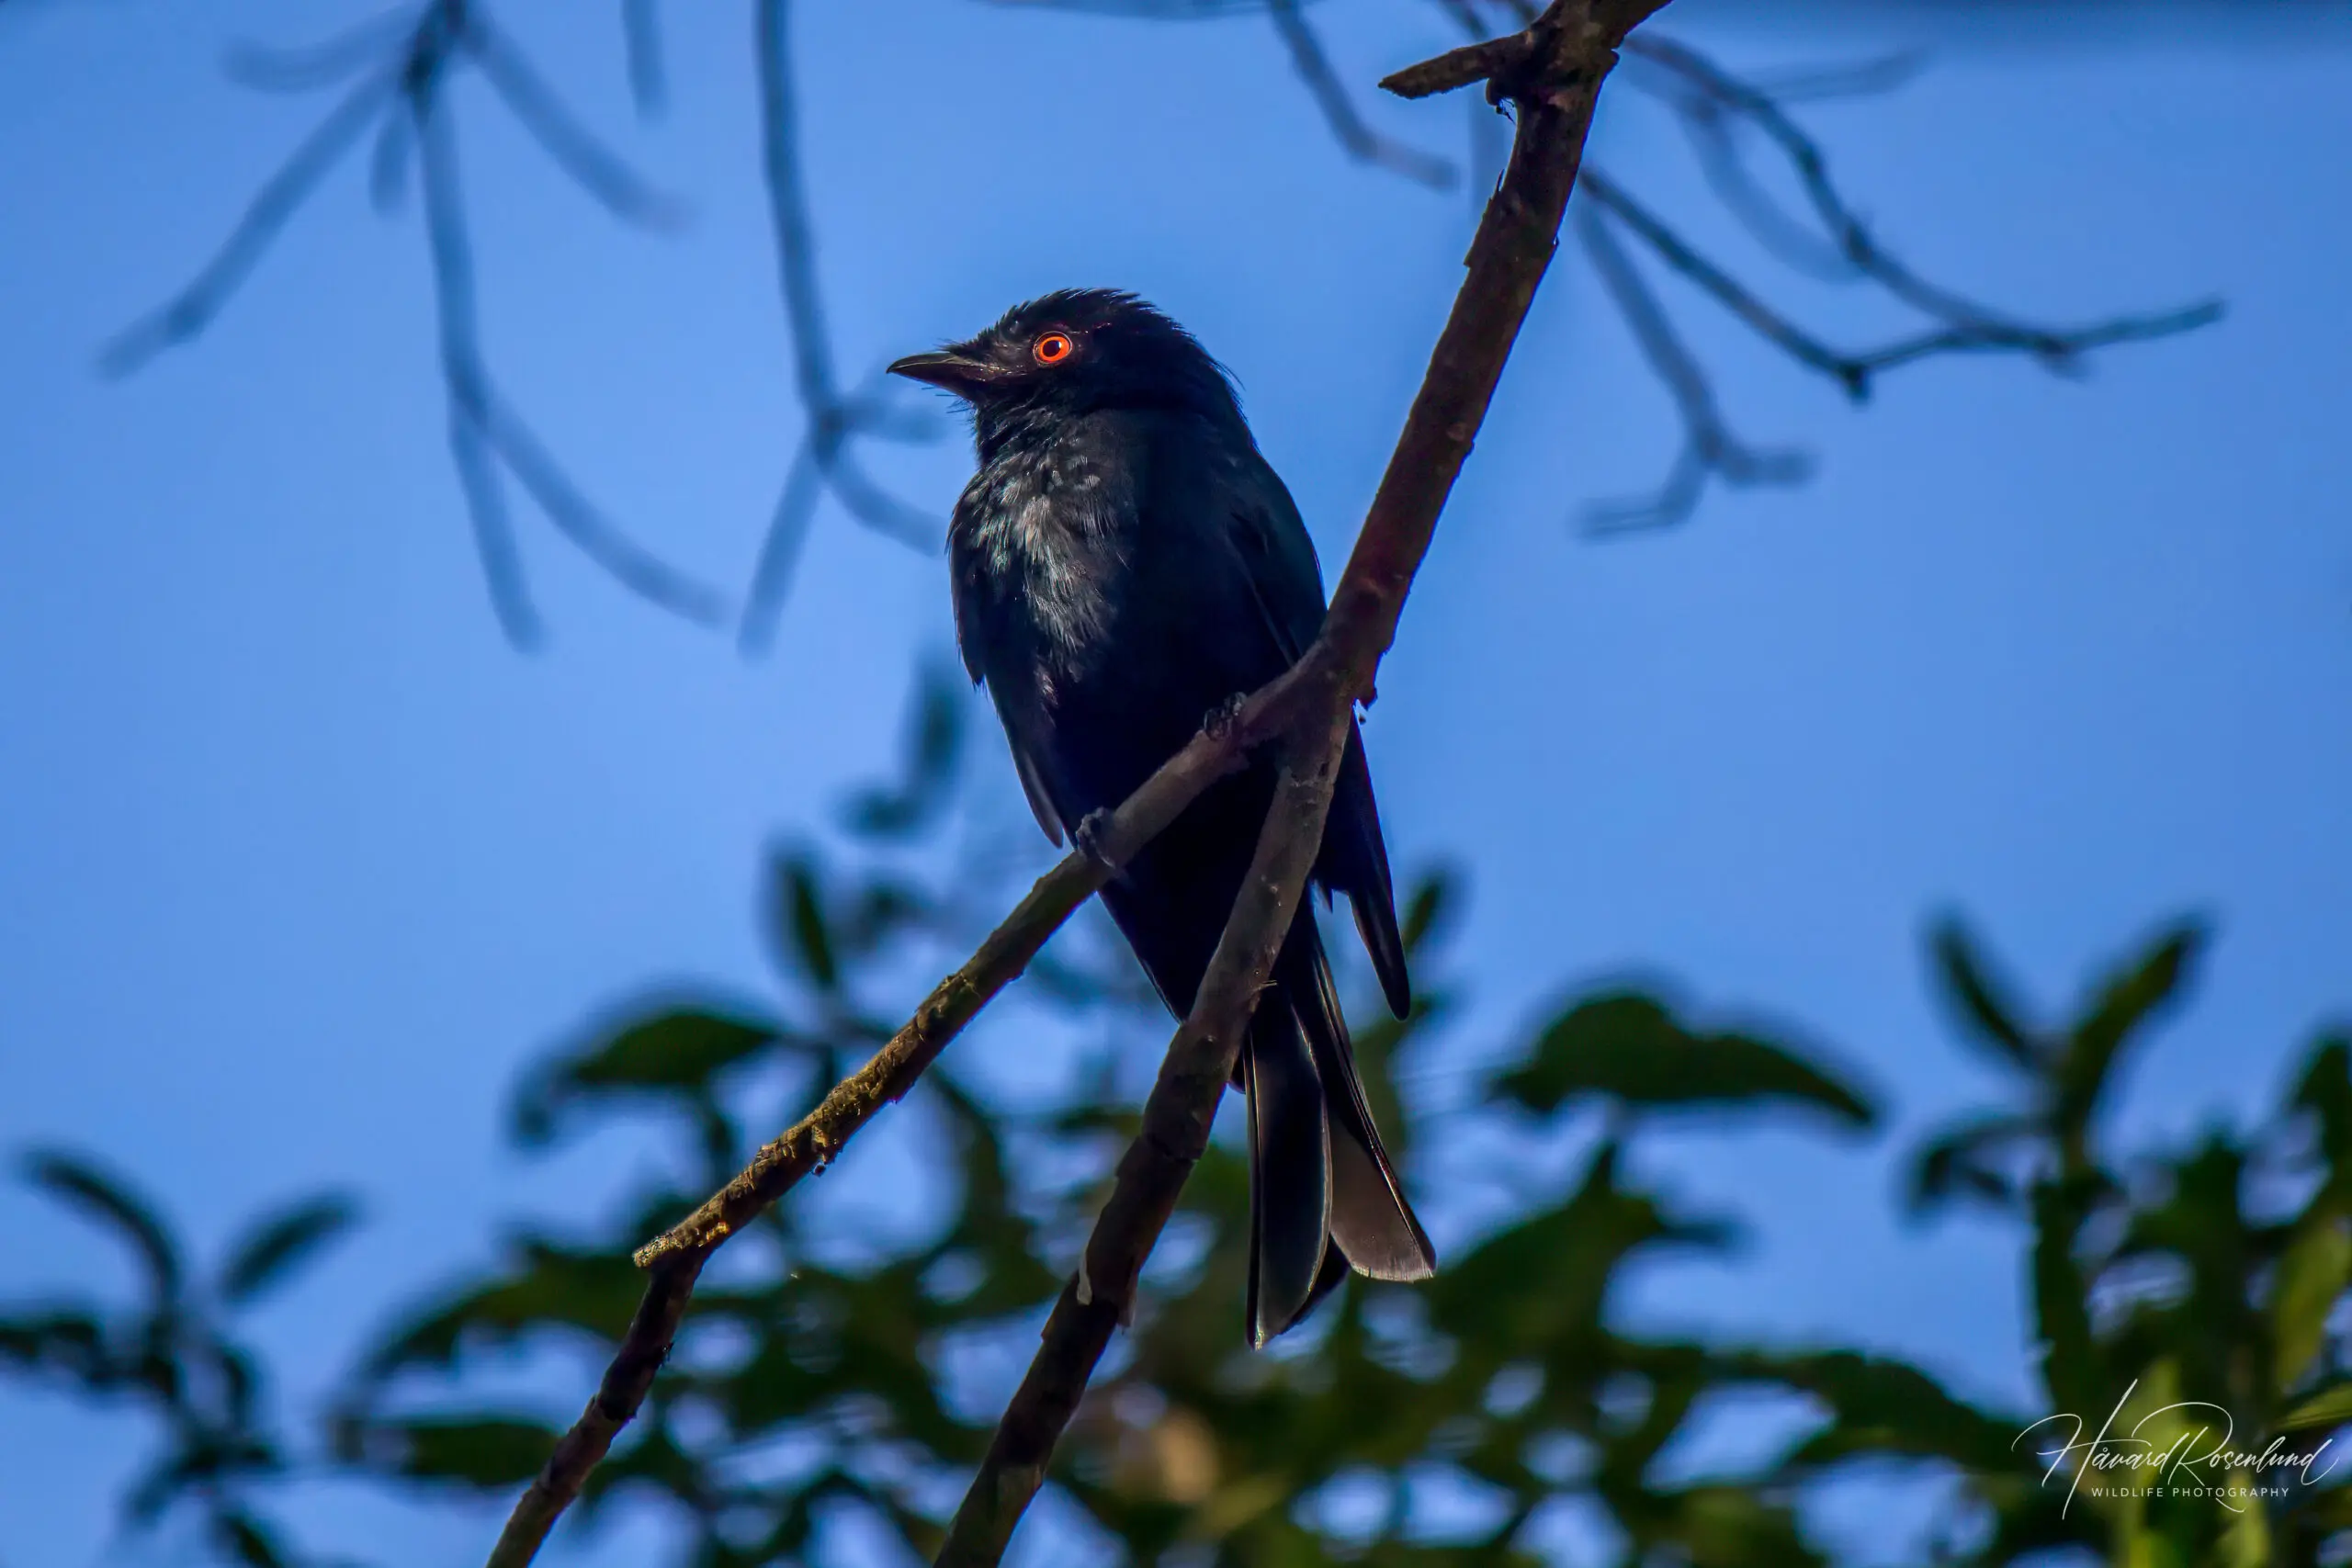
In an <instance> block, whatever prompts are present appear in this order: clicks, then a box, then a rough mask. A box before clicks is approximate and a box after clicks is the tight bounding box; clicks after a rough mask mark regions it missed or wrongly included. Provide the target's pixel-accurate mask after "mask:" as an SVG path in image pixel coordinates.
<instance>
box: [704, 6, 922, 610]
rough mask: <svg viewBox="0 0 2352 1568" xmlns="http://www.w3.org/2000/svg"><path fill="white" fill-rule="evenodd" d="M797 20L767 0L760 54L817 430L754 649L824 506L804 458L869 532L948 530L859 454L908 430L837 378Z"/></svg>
mask: <svg viewBox="0 0 2352 1568" xmlns="http://www.w3.org/2000/svg"><path fill="white" fill-rule="evenodd" d="M791 23H792V17H791V4H790V0H758V6H757V11H756V16H755V20H754V37H753V39H752V48H753V52H754V54H755V56H756V58H757V59H758V61H759V73H760V121H761V123H760V143H761V165H762V169H763V173H764V175H765V176H766V180H767V189H768V214H769V221H770V223H771V224H772V226H773V227H774V229H775V257H776V281H777V284H778V287H779V288H780V289H781V291H782V293H783V296H784V315H785V325H786V329H787V331H788V333H789V334H790V336H791V340H792V363H793V379H794V382H795V384H796V386H797V388H798V389H799V393H800V402H801V406H802V407H803V408H804V409H805V410H806V411H807V412H808V418H809V433H808V435H807V436H806V438H805V439H804V440H803V442H802V444H801V447H800V454H799V455H796V456H795V457H794V459H793V465H794V466H793V469H792V471H791V472H790V473H788V474H787V475H786V481H785V489H784V493H783V494H782V495H781V496H780V497H779V498H778V500H777V502H776V507H775V513H774V515H773V516H772V518H771V519H770V522H769V525H768V533H767V536H766V538H765V539H763V541H762V542H761V546H760V564H759V566H758V568H757V569H755V570H754V571H753V574H752V592H751V594H750V596H749V597H748V598H747V600H746V601H745V604H744V606H743V615H742V621H741V626H740V628H739V630H738V634H737V645H738V646H739V647H740V648H741V649H742V650H743V651H744V652H745V653H754V652H757V651H759V650H760V649H763V648H765V647H766V646H767V643H768V639H769V638H770V637H772V636H773V635H774V633H775V618H776V615H778V614H779V613H780V612H781V610H782V609H783V604H784V593H785V592H786V589H787V588H788V587H789V586H790V583H791V572H790V570H789V567H790V563H791V561H792V560H793V558H795V556H796V555H797V552H798V549H799V542H800V536H801V535H803V534H804V533H805V532H806V530H807V528H808V526H809V518H810V515H811V514H812V513H813V510H814V508H815V506H816V503H817V497H816V496H815V495H814V494H813V493H812V494H809V495H807V496H805V497H804V496H801V495H797V494H796V493H795V491H794V483H795V480H796V479H797V476H798V471H799V466H800V463H801V461H802V457H803V456H804V455H805V457H806V458H807V460H808V461H809V463H810V464H811V465H813V467H814V468H815V470H816V472H817V474H818V476H819V477H820V479H822V480H823V481H824V484H823V488H824V489H827V490H830V491H831V492H832V493H833V495H834V497H835V498H836V499H837V500H839V501H840V502H841V503H842V505H843V506H844V507H846V508H847V509H848V511H849V513H850V514H851V515H852V516H854V517H855V518H856V519H857V520H858V521H859V522H860V523H862V524H864V525H865V526H866V527H868V528H871V529H873V530H874V531H875V532H876V533H878V534H882V535H885V536H888V537H891V538H894V539H897V540H899V542H901V543H903V544H907V545H909V546H911V547H916V548H922V549H928V548H930V547H932V546H933V543H934V542H935V541H936V539H937V537H938V533H939V525H938V524H937V523H936V522H935V521H934V520H933V519H932V518H931V517H930V516H928V515H926V514H925V513H922V511H920V510H918V509H917V508H915V507H912V506H910V505H908V504H907V503H906V502H902V501H900V500H899V499H898V498H897V497H896V496H893V495H891V494H890V493H889V492H888V491H885V490H884V489H883V488H882V487H881V486H880V485H878V484H876V482H875V481H874V480H873V479H871V478H870V477H869V476H868V475H867V474H866V472H865V468H864V467H863V466H862V465H860V464H859V463H858V461H857V459H856V456H855V453H854V451H853V449H852V448H853V444H854V441H855V439H856V438H857V437H859V436H861V435H869V434H891V433H892V432H893V431H894V430H895V429H897V428H898V426H897V425H896V422H895V421H894V419H893V418H892V416H890V415H889V414H888V413H887V412H885V405H884V404H883V403H882V402H881V401H880V400H878V399H874V398H857V399H850V398H845V397H843V396H842V390H841V383H840V380H839V378H838V377H837V375H836V374H835V370H834V366H833V354H832V338H831V333H830V331H829V330H828V327H827V324H826V315H825V304H824V295H823V292H822V290H821V289H820V287H819V285H818V282H817V242H816V226H815V224H814V222H813V221H812V220H810V218H809V199H808V195H807V189H806V182H805V180H804V178H803V175H802V172H801V168H800V122H799V111H798V106H797V102H796V100H795V97H794V75H793V61H792V26H791Z"/></svg>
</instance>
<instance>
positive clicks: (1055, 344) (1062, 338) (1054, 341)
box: [1029, 333, 1075, 365]
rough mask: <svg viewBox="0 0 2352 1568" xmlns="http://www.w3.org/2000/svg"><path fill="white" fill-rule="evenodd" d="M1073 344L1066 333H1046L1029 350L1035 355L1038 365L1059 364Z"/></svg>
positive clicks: (1066, 356) (1067, 356) (1066, 357)
mask: <svg viewBox="0 0 2352 1568" xmlns="http://www.w3.org/2000/svg"><path fill="white" fill-rule="evenodd" d="M1073 346H1075V345H1074V344H1071V342H1070V341H1069V333H1046V335H1045V336H1044V337H1041V338H1039V339H1038V340H1037V345H1036V346H1035V348H1033V349H1031V350H1030V351H1029V352H1030V353H1032V354H1034V355H1036V356H1037V363H1038V364H1040V365H1059V364H1060V363H1061V362H1062V361H1063V360H1065V359H1068V358H1069V352H1070V349H1071V348H1072V347H1073Z"/></svg>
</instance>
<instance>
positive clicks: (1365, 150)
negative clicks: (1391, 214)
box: [1266, 0, 1456, 190]
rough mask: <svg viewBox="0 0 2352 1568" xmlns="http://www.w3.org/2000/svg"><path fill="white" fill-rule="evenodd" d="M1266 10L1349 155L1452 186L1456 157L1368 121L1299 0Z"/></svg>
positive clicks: (1281, 0)
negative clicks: (1387, 132)
mask: <svg viewBox="0 0 2352 1568" xmlns="http://www.w3.org/2000/svg"><path fill="white" fill-rule="evenodd" d="M1266 14H1267V15H1268V16H1270V17H1272V18H1273V22H1274V30H1275V31H1276V32H1278V33H1280V34H1281V35H1282V39H1283V46H1284V47H1285V48H1287V49H1288V50H1289V51H1290V58H1291V63H1292V64H1293V65H1295V66H1296V67H1297V69H1298V73H1299V76H1300V77H1301V78H1302V79H1303V80H1304V81H1305V82H1306V90H1307V92H1308V93H1310V94H1312V95H1313V96H1314V98H1315V103H1316V107H1318V108H1320V109H1321V110H1322V111H1323V118H1324V119H1325V120H1327V121H1329V124H1330V127H1331V134H1332V135H1333V136H1335V137H1337V138H1338V139H1339V142H1340V146H1342V147H1344V148H1346V149H1347V151H1348V155H1349V156H1350V157H1351V158H1354V159H1355V160H1356V161H1357V162H1359V163H1363V164H1374V165H1375V166H1376V167H1379V168H1384V169H1387V170H1389V171H1390V172H1392V173H1394V174H1399V175H1404V176H1405V177H1406V178H1407V179H1408V180H1413V181H1416V182H1417V183H1419V184H1421V185H1425V186H1429V187H1430V189H1432V190H1451V189H1453V182H1454V180H1455V178H1456V175H1455V173H1454V168H1453V164H1452V163H1450V162H1449V161H1447V160H1446V159H1443V158H1441V157H1438V156H1437V155H1435V154H1434V153H1430V152H1422V151H1420V149H1419V148H1417V147H1408V146H1407V145H1405V144H1404V143H1403V142H1401V141H1391V140H1389V139H1388V138H1387V137H1385V136H1383V135H1381V134H1380V133H1379V132H1378V131H1376V130H1373V129H1372V127H1371V126H1369V125H1367V124H1366V123H1364V118H1363V113H1362V112H1361V111H1359V110H1358V109H1357V107H1356V106H1355V100H1354V99H1353V98H1352V97H1351V96H1349V94H1348V89H1347V85H1346V84H1345V83H1343V82H1341V81H1340V75H1339V73H1338V72H1336V71H1334V70H1332V69H1331V62H1330V58H1329V56H1327V55H1326V54H1325V53H1324V52H1323V41H1322V39H1318V38H1317V37H1316V36H1315V29H1314V28H1311V27H1309V26H1308V25H1307V21H1306V16H1305V14H1304V13H1303V12H1301V11H1300V9H1299V6H1298V0H1267V3H1266Z"/></svg>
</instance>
